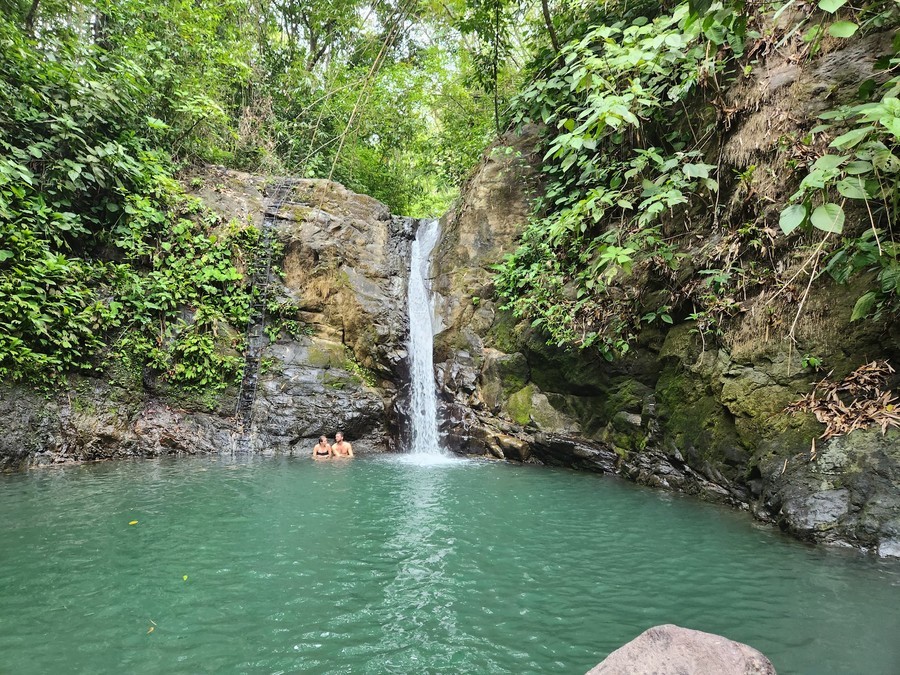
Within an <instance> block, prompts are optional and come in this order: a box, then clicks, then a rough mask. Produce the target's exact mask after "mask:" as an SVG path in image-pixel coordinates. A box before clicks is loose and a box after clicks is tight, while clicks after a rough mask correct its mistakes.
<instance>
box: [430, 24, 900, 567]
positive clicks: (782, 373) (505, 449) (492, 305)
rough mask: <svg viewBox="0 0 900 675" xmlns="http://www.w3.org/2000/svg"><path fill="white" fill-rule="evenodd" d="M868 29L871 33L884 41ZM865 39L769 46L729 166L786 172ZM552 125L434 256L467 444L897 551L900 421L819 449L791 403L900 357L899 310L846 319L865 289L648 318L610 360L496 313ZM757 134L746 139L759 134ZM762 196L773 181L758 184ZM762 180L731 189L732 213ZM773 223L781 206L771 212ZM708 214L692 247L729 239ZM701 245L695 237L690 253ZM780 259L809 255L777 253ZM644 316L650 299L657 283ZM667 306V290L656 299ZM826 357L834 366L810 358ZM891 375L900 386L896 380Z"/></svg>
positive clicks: (449, 421)
mask: <svg viewBox="0 0 900 675" xmlns="http://www.w3.org/2000/svg"><path fill="white" fill-rule="evenodd" d="M883 38H884V36H874V37H873V38H871V40H875V41H877V40H881V39H883ZM873 49H874V48H873V46H872V45H870V44H867V43H861V44H856V45H851V46H849V47H847V48H845V49H839V50H835V51H833V52H831V53H829V54H826V55H825V56H824V57H823V58H822V59H820V60H818V61H816V62H813V63H812V64H809V65H807V66H805V67H801V66H799V65H797V64H796V63H792V62H790V60H789V59H783V60H779V57H772V58H770V59H769V60H768V62H767V64H766V67H763V68H760V69H759V70H758V72H756V73H755V74H754V75H753V77H752V78H749V80H748V81H746V82H744V83H742V84H741V85H739V86H737V87H735V88H734V90H733V91H732V92H731V94H730V96H731V98H730V99H729V100H730V102H731V103H732V104H733V105H734V111H733V128H732V129H731V131H730V132H729V133H727V134H725V135H723V137H722V140H721V146H720V152H718V154H719V157H720V158H721V167H720V173H721V174H722V175H731V174H732V173H735V174H737V173H739V172H742V171H746V170H747V167H749V166H750V165H751V164H752V165H753V166H754V172H753V173H754V175H755V176H756V179H755V180H758V181H761V183H764V182H766V181H770V182H771V181H772V180H775V181H776V184H777V177H778V176H779V175H781V174H782V173H783V171H784V167H783V166H779V165H777V164H775V163H774V162H775V159H774V158H775V157H776V156H777V153H775V152H774V151H773V150H774V148H775V146H776V144H777V143H778V142H779V139H780V138H782V137H783V135H784V134H786V133H790V132H796V131H798V130H802V129H804V128H806V127H808V126H809V124H810V123H811V120H814V119H815V116H816V115H817V114H818V113H819V112H821V110H822V109H824V106H826V105H827V104H826V103H825V100H824V99H823V92H828V95H829V96H831V97H835V98H836V99H838V100H840V99H841V97H842V96H843V97H847V96H849V95H850V94H849V93H850V92H852V91H855V88H856V87H858V86H859V83H860V82H861V81H863V80H864V79H865V78H866V77H869V76H870V75H871V72H869V70H867V68H868V66H867V65H865V64H867V63H868V60H867V59H865V58H863V56H864V55H865V54H868V53H869V52H870V51H872V50H873ZM540 133H541V130H540V129H538V128H526V129H525V130H524V131H523V132H522V133H521V134H519V135H509V136H507V137H506V138H504V139H503V140H502V141H501V142H500V143H499V144H498V147H497V148H495V149H494V150H493V151H492V152H490V153H488V154H487V155H486V157H485V159H484V162H483V164H482V166H481V167H480V169H479V171H478V172H477V173H476V174H475V175H474V176H473V177H472V179H471V180H470V182H469V184H468V185H467V187H466V189H465V191H464V195H463V198H462V199H461V201H460V203H459V204H458V206H457V208H456V209H455V210H454V211H452V212H451V213H450V214H448V215H447V216H446V217H445V218H444V220H443V235H442V240H441V241H440V242H439V245H438V249H437V252H436V256H435V263H434V264H435V270H434V274H435V282H434V286H435V290H436V292H437V293H438V294H439V302H438V305H439V313H440V316H441V320H442V322H443V325H442V327H441V328H442V331H441V332H440V334H439V335H438V336H437V338H436V346H435V349H436V353H435V362H436V368H437V370H438V381H439V385H440V387H441V392H442V396H443V399H444V401H445V404H446V411H447V415H446V418H445V420H444V424H443V429H444V432H445V434H446V436H447V439H448V441H449V443H450V444H451V446H452V447H453V448H454V449H456V450H457V451H459V452H462V453H469V454H480V455H490V456H494V457H498V458H506V459H511V460H514V461H525V462H539V463H546V464H553V465H563V466H571V467H575V468H582V469H588V470H594V471H601V472H604V473H615V474H619V475H622V476H626V477H628V478H630V479H632V480H635V481H637V482H638V483H642V484H646V485H652V486H658V487H662V488H668V489H675V490H679V491H683V492H687V493H691V494H695V495H698V496H701V497H702V498H705V499H710V500H713V501H717V502H723V503H727V504H731V505H733V506H736V507H739V508H744V509H749V510H752V511H753V513H754V514H755V515H756V516H757V517H758V518H760V519H762V520H765V521H772V522H775V523H777V524H778V525H779V526H780V527H782V528H783V529H785V530H787V531H789V532H791V533H792V534H794V535H796V536H798V537H800V538H803V539H808V540H813V541H819V542H826V543H832V544H837V545H848V546H855V547H860V548H863V549H866V550H870V551H873V552H877V553H879V554H880V555H885V556H886V555H893V556H898V555H900V431H898V430H897V429H896V428H894V429H888V430H887V432H886V433H882V430H881V429H879V428H877V427H873V428H869V429H866V430H859V431H854V432H852V433H851V434H849V435H846V436H840V437H837V438H833V439H831V440H829V441H828V442H826V443H824V444H823V443H821V442H819V444H818V445H817V446H816V445H814V444H813V441H814V439H816V438H817V437H819V436H820V435H821V434H822V431H823V428H824V427H823V425H821V424H819V423H818V422H816V421H815V419H814V418H813V416H812V415H811V414H808V413H807V414H791V413H788V412H786V411H785V408H786V407H787V406H789V405H790V404H791V403H793V402H795V401H797V400H798V399H799V398H800V397H802V396H803V395H805V394H807V393H809V392H810V391H811V389H812V387H813V385H814V383H815V382H817V381H818V380H820V379H821V378H822V377H823V376H824V375H825V373H826V372H827V371H831V377H832V378H834V379H836V380H839V379H840V378H842V377H845V376H846V375H848V374H849V373H851V372H852V371H854V370H855V369H856V368H858V367H859V366H862V365H863V364H866V363H868V362H871V361H873V360H875V359H887V360H889V361H891V362H893V363H894V364H895V365H896V364H898V363H900V326H898V324H897V322H896V321H895V320H890V319H885V320H881V321H866V322H855V323H851V321H850V315H851V309H852V307H853V305H854V302H855V301H856V299H857V298H858V297H859V295H860V294H861V293H862V290H860V288H859V287H854V286H852V285H850V286H846V285H838V284H836V283H834V282H832V281H831V280H830V279H829V278H827V277H820V278H819V279H817V280H816V281H815V283H813V284H812V286H811V292H810V295H809V297H808V299H807V300H806V303H805V308H804V311H803V312H802V313H801V314H800V315H799V319H798V320H797V324H796V328H795V333H794V335H795V338H796V343H795V342H792V341H791V340H789V339H788V337H787V335H788V332H789V329H790V327H791V325H792V321H793V319H794V317H795V315H796V309H797V298H796V297H795V298H790V297H786V296H789V295H790V294H782V295H781V296H780V297H778V298H776V299H774V300H773V298H772V297H771V294H768V295H766V294H759V295H758V296H754V297H747V298H744V299H743V302H742V305H743V306H742V311H741V312H740V313H739V314H738V315H737V316H736V317H735V319H734V320H733V321H732V322H731V323H730V324H729V325H728V326H726V327H725V328H724V330H723V332H722V335H720V336H719V337H718V338H717V339H713V340H709V339H707V338H705V337H704V336H703V335H702V333H701V332H700V331H699V330H698V327H697V326H696V325H695V324H694V323H693V322H691V321H687V320H685V319H686V316H685V313H682V314H681V315H680V316H675V317H674V318H675V322H674V325H672V326H668V325H665V324H664V323H663V322H661V321H659V322H656V323H655V324H650V325H646V326H645V327H644V328H643V329H642V330H641V332H640V334H639V335H638V337H637V340H636V345H635V346H634V348H633V349H632V351H631V353H630V354H629V355H628V356H627V357H626V358H623V359H621V360H618V361H615V362H607V361H605V360H604V359H603V358H602V357H600V356H599V354H597V353H596V352H594V353H591V352H590V351H589V350H586V351H584V352H572V351H565V350H563V349H557V348H555V347H552V346H548V345H547V344H546V338H545V337H544V336H543V335H542V334H540V333H539V332H538V331H536V330H534V329H532V328H531V326H530V324H529V323H528V322H524V321H522V322H520V321H517V320H516V319H515V318H514V317H512V316H511V315H510V314H509V313H508V312H505V311H503V310H501V308H500V304H501V303H500V302H499V301H498V300H497V298H496V296H495V292H494V288H493V284H492V279H493V274H494V271H493V266H494V265H495V264H497V263H498V262H500V260H502V258H503V256H504V255H505V254H507V253H510V252H511V251H512V250H514V248H515V247H516V246H517V238H518V236H519V234H521V232H522V231H523V229H524V227H525V223H526V220H527V218H528V216H529V212H530V197H531V195H532V194H534V193H535V192H537V191H539V190H540V189H541V185H540V176H539V171H540V165H541V153H540V152H538V151H537V150H536V148H537V145H538V144H537V138H538V134H540ZM751 141H752V142H751ZM754 189H755V190H759V192H756V193H755V194H756V198H761V196H760V195H763V194H765V185H762V184H760V185H755V186H754ZM753 194H754V192H753V191H751V190H748V188H747V186H746V185H742V184H741V183H740V182H737V181H735V182H732V183H731V184H727V185H725V186H724V189H723V191H722V194H721V196H720V198H721V199H722V203H723V205H724V208H726V209H740V208H741V206H742V203H744V202H745V200H747V199H749V198H752V197H753ZM767 218H768V219H769V220H772V221H773V222H774V223H775V224H774V227H775V229H776V230H777V208H774V207H773V208H772V209H771V213H769V214H768V215H767ZM721 241H722V237H721V236H720V235H717V233H716V231H715V228H714V227H712V223H711V224H710V227H709V228H708V230H707V231H705V232H702V233H698V236H697V237H696V244H689V245H688V246H687V247H686V249H685V250H686V253H687V255H688V256H690V255H691V254H692V253H694V252H699V251H700V248H701V247H703V246H715V245H719V244H721ZM692 246H695V248H692ZM783 264H785V265H786V266H788V267H789V266H791V265H794V266H799V265H800V264H801V263H800V261H798V260H796V259H790V258H787V257H786V258H784V260H783ZM627 283H629V284H647V289H642V288H638V289H637V291H636V292H639V293H642V292H644V290H646V291H647V296H648V298H647V306H646V308H645V311H648V312H650V311H653V310H655V309H656V307H657V305H654V304H653V297H652V296H653V289H652V287H651V286H650V284H649V283H648V280H647V279H632V280H630V281H628V282H627ZM657 304H658V303H657ZM798 345H799V346H800V347H802V349H803V350H804V352H808V353H812V354H815V355H816V356H817V357H818V358H819V359H820V360H821V362H822V363H824V364H825V366H826V368H825V370H824V371H823V372H815V371H814V369H812V368H804V367H803V364H802V363H801V359H802V357H803V354H804V352H800V353H798ZM892 380H893V381H890V382H888V383H887V386H888V387H889V388H890V387H893V388H894V389H896V385H897V381H896V376H894V377H893V378H892Z"/></svg>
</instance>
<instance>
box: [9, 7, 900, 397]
mask: <svg viewBox="0 0 900 675" xmlns="http://www.w3.org/2000/svg"><path fill="white" fill-rule="evenodd" d="M0 10H2V15H0V73H2V78H0V378H3V379H13V380H21V379H25V380H30V381H37V382H45V383H46V382H48V381H52V380H53V379H54V378H56V377H59V376H62V375H64V374H65V373H68V372H72V371H92V370H97V369H105V368H107V367H109V364H110V363H114V364H116V366H117V367H118V368H120V369H124V370H126V371H128V372H129V373H131V374H132V375H134V376H140V377H143V378H144V379H146V378H147V376H148V375H149V376H152V377H155V378H161V379H162V380H166V381H168V382H170V383H171V384H174V385H177V386H178V387H181V388H184V389H187V390H195V391H217V390H220V389H221V388H223V387H225V386H226V385H227V384H228V383H229V382H231V381H233V380H234V378H235V377H236V376H237V374H238V373H239V372H240V369H241V363H242V359H241V352H242V349H243V341H242V340H243V339H242V334H243V330H244V328H245V327H246V324H247V321H248V317H249V308H250V303H251V300H252V296H251V292H252V291H251V290H250V289H249V288H248V286H247V284H246V281H245V278H244V277H245V274H244V271H245V270H246V269H247V267H248V263H249V261H250V260H251V259H252V257H253V255H254V251H255V248H256V246H257V245H258V238H259V233H258V231H257V230H256V229H255V228H254V227H252V225H251V226H248V224H246V223H223V222H219V221H218V219H217V218H216V217H215V216H213V215H212V214H211V213H210V212H208V211H207V210H206V209H205V207H204V206H203V204H202V203H201V202H199V201H198V200H197V199H195V198H193V197H191V196H189V195H187V194H186V193H185V191H184V189H183V187H182V186H181V184H180V183H179V182H178V180H177V178H178V176H179V172H181V171H182V170H184V169H186V168H189V167H190V166H191V165H192V164H198V163H216V164H224V165H226V166H229V167H233V168H239V169H245V170H248V171H254V172H260V173H264V174H292V175H300V176H308V177H319V178H331V179H334V180H338V181H340V182H342V183H344V184H345V185H347V186H348V187H350V188H351V189H353V190H356V191H359V192H364V193H368V194H371V195H373V196H375V197H376V198H378V199H380V200H382V201H384V202H385V203H386V204H388V205H389V206H390V207H391V209H392V210H393V211H394V212H398V213H409V214H411V215H422V216H424V215H437V214H440V213H441V212H442V211H443V210H444V209H446V208H447V207H448V205H449V204H450V202H451V201H452V199H453V197H454V196H455V195H456V194H458V190H459V186H460V185H461V183H462V182H463V181H464V180H465V179H466V177H467V176H468V175H469V174H470V172H471V171H472V169H473V167H474V166H475V164H476V163H477V162H478V160H479V158H480V156H481V153H482V151H483V149H484V148H485V147H486V146H488V145H489V144H490V143H491V142H492V141H493V139H495V138H496V137H498V136H499V135H500V134H501V133H502V132H504V131H506V130H508V129H510V128H515V127H517V126H518V125H521V124H526V123H532V122H536V123H538V124H540V125H541V126H542V128H543V129H544V135H543V144H544V147H543V148H542V152H543V153H544V156H543V169H542V192H541V196H540V197H539V198H538V199H537V200H536V203H535V211H534V217H533V219H532V221H531V223H530V225H529V227H528V229H527V231H526V232H525V234H524V236H523V239H522V245H521V247H520V248H519V249H518V250H517V251H516V252H515V253H514V254H512V255H511V256H509V257H508V259H507V260H506V261H505V263H504V264H503V265H502V266H501V267H500V268H499V269H498V276H497V287H498V291H499V293H500V295H501V296H502V297H503V298H504V300H505V302H506V306H507V307H508V308H509V309H511V310H512V311H513V312H514V313H515V314H516V315H517V316H520V317H523V318H527V319H529V320H531V321H532V322H533V324H534V325H535V326H540V327H541V329H542V330H544V331H545V332H546V333H547V335H548V336H549V339H550V340H551V341H553V342H555V343H557V344H560V345H563V346H573V347H594V348H599V350H600V351H601V352H602V353H603V354H604V355H605V356H607V357H609V358H612V357H614V356H616V355H620V354H622V353H625V352H626V351H627V350H628V348H629V345H630V344H631V343H632V341H633V339H634V336H635V334H636V332H637V331H638V330H639V328H640V326H641V325H642V324H646V323H652V322H655V321H659V322H666V323H671V322H672V321H674V320H676V319H684V318H692V319H694V320H696V322H697V323H696V325H697V326H698V330H700V331H702V332H703V334H709V333H713V334H714V333H716V332H717V331H719V330H720V329H721V326H722V324H723V322H725V321H727V319H728V318H729V317H730V316H733V315H734V314H735V313H736V312H738V311H740V301H739V300H738V298H739V296H741V295H744V296H746V293H747V292H748V291H751V292H753V291H758V290H759V289H760V288H771V289H773V290H774V289H781V288H785V287H787V286H788V285H790V284H794V283H795V282H796V283H799V284H801V285H803V284H805V283H806V281H807V280H809V281H810V283H811V281H812V279H813V278H816V277H818V276H820V275H822V274H825V273H827V274H830V275H831V276H832V277H834V278H835V279H837V280H838V281H846V280H847V279H848V278H849V277H850V276H851V275H853V274H855V273H858V272H866V271H869V272H870V273H871V277H872V279H873V285H872V287H871V289H870V290H869V291H867V292H866V293H865V294H864V295H863V296H862V297H861V298H860V299H859V302H858V303H857V305H856V307H855V308H853V315H854V317H855V318H864V317H868V316H873V315H881V314H884V313H892V312H895V311H896V308H897V298H898V295H900V267H898V262H897V254H898V244H897V239H896V237H895V235H894V227H895V223H896V221H897V215H898V212H900V204H898V189H897V188H898V184H897V182H898V178H900V159H898V157H897V149H898V132H900V104H898V92H900V77H898V75H897V71H898V64H900V57H898V47H900V41H898V38H897V37H896V35H895V36H894V39H893V41H892V42H890V41H889V42H890V44H891V47H890V49H889V50H887V51H886V52H885V53H877V54H875V53H873V54H872V55H871V58H872V61H873V64H874V65H875V66H876V71H877V73H878V74H877V76H875V77H873V78H872V79H871V80H868V81H866V82H865V83H864V84H863V86H862V87H860V88H859V91H858V92H856V94H855V99H854V100H852V101H849V100H841V101H835V102H834V104H833V105H831V106H830V108H829V109H828V110H826V111H825V112H823V113H822V114H821V115H820V118H821V119H818V120H816V121H815V123H814V124H811V125H810V126H809V128H808V129H805V130H804V132H803V133H801V134H796V135H793V136H790V137H785V138H783V139H779V150H778V153H779V158H780V159H778V161H776V162H773V165H779V166H781V167H782V168H783V170H784V175H783V177H779V178H778V180H777V181H776V183H777V189H772V190H769V191H768V192H763V191H762V190H761V188H760V187H759V183H758V178H759V176H756V177H755V176H754V171H755V169H756V167H754V166H752V165H751V166H742V167H734V166H731V165H727V164H726V163H723V161H722V158H721V156H720V154H717V152H718V149H719V148H721V147H722V144H723V142H724V141H725V140H726V139H727V136H728V134H729V133H730V132H731V131H730V130H731V129H732V122H733V120H732V118H731V115H732V114H733V113H732V112H731V108H730V102H729V100H728V90H729V87H731V86H732V85H734V84H735V83H740V82H741V81H742V79H749V78H751V76H752V73H753V68H754V66H755V65H756V64H757V63H758V62H759V60H760V59H761V58H763V57H765V56H767V55H769V54H770V53H772V52H774V51H777V50H780V49H786V45H788V46H792V47H793V48H794V53H799V54H800V55H801V57H802V59H805V60H807V61H811V60H814V59H816V58H818V57H819V56H820V55H821V54H823V53H827V52H828V51H829V50H832V49H834V48H835V45H836V44H840V42H841V41H843V40H860V39H865V38H866V37H867V36H870V35H876V34H878V33H883V32H885V31H890V30H896V26H897V22H898V12H897V6H896V3H894V2H891V0H888V1H887V2H883V1H879V2H875V1H872V2H866V1H863V2H859V3H850V2H847V1H846V0H821V1H820V2H818V3H809V2H797V1H796V0H790V2H787V3H786V4H785V3H783V2H778V3H752V2H748V1H744V0H726V2H724V4H723V3H721V2H716V3H711V2H710V1H709V0H697V1H696V2H693V1H692V2H683V3H679V2H649V1H643V0H637V1H633V2H627V1H625V0H609V1H607V2H600V3H598V2H588V1H587V0H541V2H538V3H526V2H523V1H521V0H447V1H441V2H429V1H426V0H421V1H416V0H385V1H383V2H370V1H368V0H365V1H364V0H333V1H325V0H311V1H307V2H299V1H294V0H278V1H272V2H266V1H264V0H219V1H218V2H209V1H208V0H192V1H191V2H186V1H182V0H175V1H172V2H154V1H152V0H124V1H121V2H112V1H109V0H94V1H85V2H79V1H74V2H62V1H61V0H0ZM798 45H799V47H798ZM725 187H728V188H729V190H730V191H731V192H736V191H737V192H740V191H741V190H742V191H743V195H744V198H743V199H742V201H741V205H740V208H737V207H735V205H734V204H732V203H726V200H723V199H721V198H720V195H721V194H722V193H723V188H725ZM692 238H693V239H702V240H703V241H705V242H706V243H708V244H709V245H708V246H705V247H702V246H701V247H698V246H695V245H694V244H693V243H692V241H691V240H692ZM785 250H788V251H792V252H796V253H797V254H798V255H799V256H800V259H801V260H803V261H804V262H802V264H801V265H800V267H799V270H798V269H796V267H797V266H796V265H795V266H794V267H793V268H791V269H790V270H788V271H789V272H790V273H791V274H793V275H794V276H793V277H791V278H788V277H787V273H786V271H785V269H783V268H782V266H781V265H780V264H779V263H778V262H777V261H778V260H779V259H780V258H779V256H781V255H782V253H783V252H784V251H785ZM782 257H783V256H782ZM798 280H799V281H798ZM775 292H778V291H777V290H775ZM802 297H805V296H798V300H799V301H800V304H801V306H802ZM275 310H276V311H277V308H275ZM848 311H849V308H848Z"/></svg>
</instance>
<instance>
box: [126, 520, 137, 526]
mask: <svg viewBox="0 0 900 675" xmlns="http://www.w3.org/2000/svg"><path fill="white" fill-rule="evenodd" d="M128 524H129V525H137V524H138V521H136V520H132V521H131V522H130V523H128Z"/></svg>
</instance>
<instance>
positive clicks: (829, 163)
mask: <svg viewBox="0 0 900 675" xmlns="http://www.w3.org/2000/svg"><path fill="white" fill-rule="evenodd" d="M846 160H847V157H846V156H844V155H822V156H821V157H819V159H817V160H816V161H815V163H814V164H813V168H814V169H822V170H823V171H828V170H829V169H836V168H838V167H839V166H840V165H841V164H843V163H844V162H845V161H846Z"/></svg>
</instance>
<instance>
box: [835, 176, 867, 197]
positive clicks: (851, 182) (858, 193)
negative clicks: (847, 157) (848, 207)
mask: <svg viewBox="0 0 900 675" xmlns="http://www.w3.org/2000/svg"><path fill="white" fill-rule="evenodd" d="M837 189H838V192H840V193H841V196H842V197H846V198H847V199H868V198H869V195H868V194H867V193H866V185H865V183H863V181H862V179H861V178H859V177H857V176H854V177H852V178H845V179H844V180H842V181H839V182H838V184H837Z"/></svg>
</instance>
